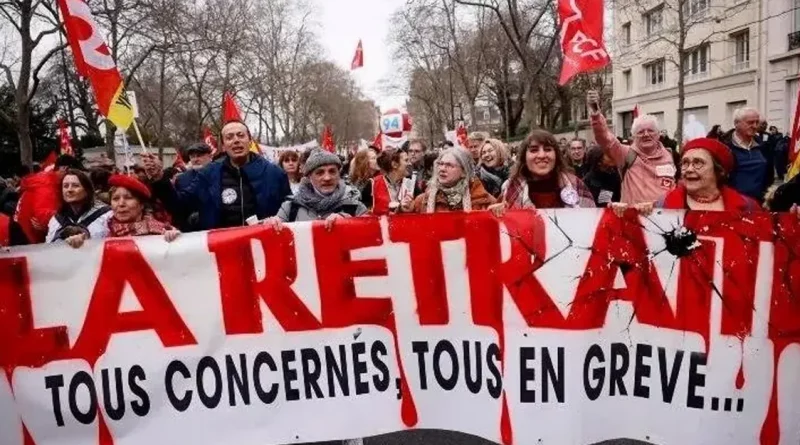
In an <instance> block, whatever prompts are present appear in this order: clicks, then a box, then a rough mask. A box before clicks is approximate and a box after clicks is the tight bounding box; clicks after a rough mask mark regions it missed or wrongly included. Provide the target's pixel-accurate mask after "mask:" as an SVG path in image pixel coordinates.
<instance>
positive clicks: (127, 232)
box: [108, 214, 172, 238]
mask: <svg viewBox="0 0 800 445" xmlns="http://www.w3.org/2000/svg"><path fill="white" fill-rule="evenodd" d="M108 228H109V231H110V232H111V236H112V237H114V238H122V237H127V236H147V235H163V234H164V233H165V232H166V231H167V230H172V227H171V226H170V225H169V224H166V223H163V222H161V221H159V220H157V219H155V218H154V217H153V215H150V214H147V215H145V216H144V218H142V219H140V220H138V221H133V222H119V221H117V219H116V218H111V220H110V221H109V222H108Z"/></svg>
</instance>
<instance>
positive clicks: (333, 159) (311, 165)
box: [303, 148, 342, 176]
mask: <svg viewBox="0 0 800 445" xmlns="http://www.w3.org/2000/svg"><path fill="white" fill-rule="evenodd" d="M323 165H336V166H337V167H339V168H340V169H341V168H342V160H341V159H339V156H336V155H335V154H334V153H331V152H329V151H325V150H322V149H320V148H315V149H314V151H312V152H311V154H310V155H309V156H308V160H307V161H306V163H305V164H304V165H303V175H304V176H308V175H310V174H311V172H313V171H314V170H316V169H318V168H320V167H322V166H323Z"/></svg>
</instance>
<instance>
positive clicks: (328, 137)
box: [320, 125, 336, 153]
mask: <svg viewBox="0 0 800 445" xmlns="http://www.w3.org/2000/svg"><path fill="white" fill-rule="evenodd" d="M320 146H321V147H322V148H324V149H325V150H327V151H329V152H331V153H334V152H335V151H336V143H335V142H333V130H331V126H330V125H326V126H325V130H323V131H322V143H321V144H320Z"/></svg>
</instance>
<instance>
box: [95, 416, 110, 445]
mask: <svg viewBox="0 0 800 445" xmlns="http://www.w3.org/2000/svg"><path fill="white" fill-rule="evenodd" d="M97 427H98V435H99V437H98V444H99V445H114V436H112V435H111V430H110V429H108V424H106V421H105V419H104V418H103V414H102V413H101V411H100V409H99V408H98V410H97Z"/></svg>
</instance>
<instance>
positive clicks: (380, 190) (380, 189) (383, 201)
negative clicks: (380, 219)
mask: <svg viewBox="0 0 800 445" xmlns="http://www.w3.org/2000/svg"><path fill="white" fill-rule="evenodd" d="M391 201H392V198H391V197H390V195H389V186H388V185H387V184H386V179H385V178H384V177H383V175H377V176H375V177H374V178H372V214H373V215H377V216H383V215H388V214H389V203H390V202H391Z"/></svg>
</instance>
